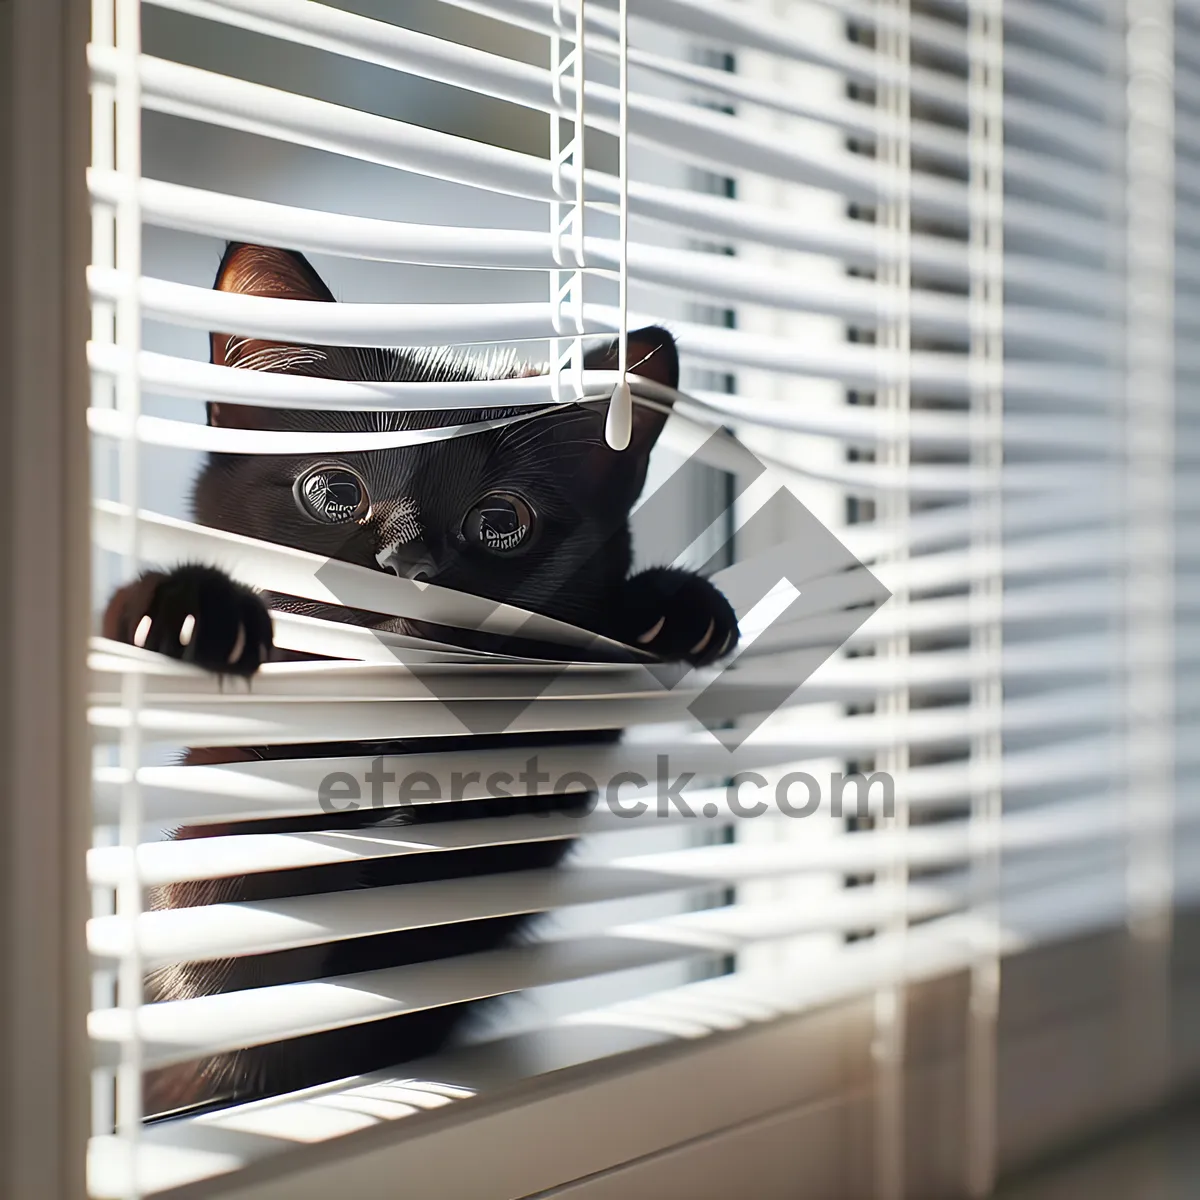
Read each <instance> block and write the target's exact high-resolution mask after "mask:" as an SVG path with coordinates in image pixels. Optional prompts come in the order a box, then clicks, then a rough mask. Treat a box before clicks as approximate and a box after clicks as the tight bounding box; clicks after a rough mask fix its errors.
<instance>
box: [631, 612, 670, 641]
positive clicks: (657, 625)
mask: <svg viewBox="0 0 1200 1200" xmlns="http://www.w3.org/2000/svg"><path fill="white" fill-rule="evenodd" d="M666 623H667V618H666V617H659V618H658V620H657V621H655V622H654V624H653V625H651V626H650V628H649V629H647V630H646V632H645V633H641V634H638V638H637V644H638V645H639V646H648V645H649V644H650V643H651V642H652V641H654V639H655V638H656V637H658V635H659V634H660V633H662V627H663V626H664V625H665V624H666Z"/></svg>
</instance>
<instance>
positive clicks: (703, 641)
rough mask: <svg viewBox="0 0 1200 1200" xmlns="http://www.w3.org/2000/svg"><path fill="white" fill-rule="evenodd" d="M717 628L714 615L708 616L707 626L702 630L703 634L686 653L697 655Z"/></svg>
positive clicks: (710, 639)
mask: <svg viewBox="0 0 1200 1200" xmlns="http://www.w3.org/2000/svg"><path fill="white" fill-rule="evenodd" d="M716 630H717V619H716V617H710V618H709V620H708V628H707V629H706V630H705V632H704V636H703V637H702V638H701V639H700V640H699V641H698V642H697V643H696V644H695V645H694V646H693V647H692V648H691V649H690V650H689V651H688V654H689V655H691V656H693V657H695V656H696V655H698V654H699V653H700V652H701V651H702V650H703V649H704V647H705V646H707V645H708V643H709V642H711V641H712V635H713V634H714V633H715V632H716Z"/></svg>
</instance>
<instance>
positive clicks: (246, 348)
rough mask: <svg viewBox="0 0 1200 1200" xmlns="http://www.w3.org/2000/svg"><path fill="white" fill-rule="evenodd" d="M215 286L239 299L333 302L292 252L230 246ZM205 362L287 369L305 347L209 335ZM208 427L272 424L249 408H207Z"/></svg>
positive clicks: (309, 267)
mask: <svg viewBox="0 0 1200 1200" xmlns="http://www.w3.org/2000/svg"><path fill="white" fill-rule="evenodd" d="M213 288H214V290H216V291H218V292H236V293H238V294H239V295H242V296H266V297H269V298H272V299H277V300H314V301H318V302H321V303H326V304H332V303H333V302H334V299H333V293H332V292H331V291H330V290H329V288H327V287H326V286H325V283H324V281H323V280H322V279H321V277H320V276H319V275H318V274H317V273H316V271H315V270H313V267H312V264H311V263H310V262H309V261H308V259H307V258H305V257H304V255H303V254H298V253H297V252H296V251H295V250H279V249H276V248H275V247H273V246H252V245H248V244H247V243H245V242H230V243H229V244H228V245H227V246H226V247H225V254H224V256H223V257H222V259H221V265H220V266H219V267H218V268H217V277H216V279H215V280H214V281H213ZM208 342H209V359H210V361H211V362H213V363H216V364H217V366H221V367H246V368H250V369H252V370H259V371H287V370H288V369H289V367H290V368H291V369H295V367H296V366H298V365H299V363H298V362H297V361H296V360H297V351H298V350H299V352H300V354H299V357H301V358H303V357H304V348H303V347H296V346H289V345H287V344H286V343H284V342H274V341H269V340H267V339H263V338H245V337H238V336H236V335H235V334H229V333H215V332H214V333H210V334H209V335H208ZM208 423H209V424H210V425H218V426H221V427H222V428H227V429H261V428H263V426H264V424H266V425H271V424H273V423H274V419H273V416H272V415H271V414H269V412H268V411H266V410H263V409H261V408H255V407H254V406H253V405H248V404H220V403H216V402H210V403H209V405H208Z"/></svg>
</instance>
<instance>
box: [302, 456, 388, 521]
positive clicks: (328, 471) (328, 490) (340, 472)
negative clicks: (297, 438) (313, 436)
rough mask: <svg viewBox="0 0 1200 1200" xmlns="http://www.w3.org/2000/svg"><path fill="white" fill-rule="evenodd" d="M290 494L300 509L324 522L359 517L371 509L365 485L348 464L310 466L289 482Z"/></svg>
mask: <svg viewBox="0 0 1200 1200" xmlns="http://www.w3.org/2000/svg"><path fill="white" fill-rule="evenodd" d="M292 495H293V496H295V498H296V503H297V504H298V505H299V506H300V508H301V509H302V511H303V512H305V513H306V514H307V515H308V516H310V517H312V519H313V520H314V521H322V522H324V523H325V524H327V525H341V524H343V523H344V522H346V521H360V520H362V519H363V517H365V516H367V514H368V513H369V512H370V511H371V497H370V495H369V494H368V492H367V485H366V484H365V483H363V481H362V479H361V478H359V476H358V475H356V474H355V473H354V472H353V471H351V470H350V469H349V468H348V467H338V466H329V465H326V466H321V467H313V468H312V469H311V470H308V471H305V472H304V474H303V475H301V476H300V477H299V478H298V479H297V480H296V482H295V483H294V484H293V485H292Z"/></svg>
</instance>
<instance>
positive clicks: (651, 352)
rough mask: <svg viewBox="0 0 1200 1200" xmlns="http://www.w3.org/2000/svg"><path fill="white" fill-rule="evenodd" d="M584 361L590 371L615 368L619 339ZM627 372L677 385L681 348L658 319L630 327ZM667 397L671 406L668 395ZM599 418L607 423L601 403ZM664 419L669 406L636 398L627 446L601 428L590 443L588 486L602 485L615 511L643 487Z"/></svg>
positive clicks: (586, 460) (585, 464) (624, 507)
mask: <svg viewBox="0 0 1200 1200" xmlns="http://www.w3.org/2000/svg"><path fill="white" fill-rule="evenodd" d="M583 361H584V366H585V367H586V368H587V369H588V370H589V371H615V370H617V367H618V359H617V342H616V341H615V340H614V341H612V342H609V343H608V344H607V345H604V346H600V347H598V348H596V349H594V350H592V351H591V352H589V353H588V354H586V355H585V356H584V360H583ZM629 373H630V374H631V375H640V376H642V378H643V379H649V380H651V381H652V382H653V383H658V384H662V385H663V386H664V387H668V388H671V389H678V387H679V352H678V351H677V350H676V349H675V339H674V338H673V337H672V336H671V335H670V334H669V333H668V332H667V331H666V330H665V329H663V328H661V327H660V326H658V325H649V326H647V327H646V328H645V329H637V330H631V331H630V333H629ZM666 403H667V406H668V407H669V406H670V401H667V402H666ZM597 418H598V421H599V424H600V425H601V426H603V423H604V412H603V410H602V409H601V411H600V412H599V413H598V414H597ZM666 423H667V414H666V413H665V412H660V411H659V410H658V409H654V408H647V407H646V406H645V405H644V404H638V403H636V401H635V403H634V406H633V428H632V430H631V431H630V438H629V445H628V446H626V447H625V449H624V450H613V449H611V448H610V447H609V446H608V445H606V444H605V442H604V437H603V434H600V435H599V436H598V437H597V439H596V441H595V443H594V444H593V445H592V446H591V447H590V448H589V449H588V451H587V454H586V456H585V458H584V461H583V463H582V472H581V479H582V480H584V481H585V482H586V484H587V485H588V486H589V487H594V488H600V489H603V491H604V493H605V494H606V495H607V496H608V497H609V498H610V500H611V502H612V505H613V508H614V511H616V510H623V511H628V509H629V507H630V506H631V505H632V504H633V502H634V501H635V500H636V499H637V498H638V496H639V494H640V493H641V490H642V487H643V485H644V484H645V482H646V470H647V468H648V466H649V464H650V451H651V450H653V449H654V444H655V442H657V441H658V437H659V434H661V433H662V431H663V427H664V426H665V425H666Z"/></svg>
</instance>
